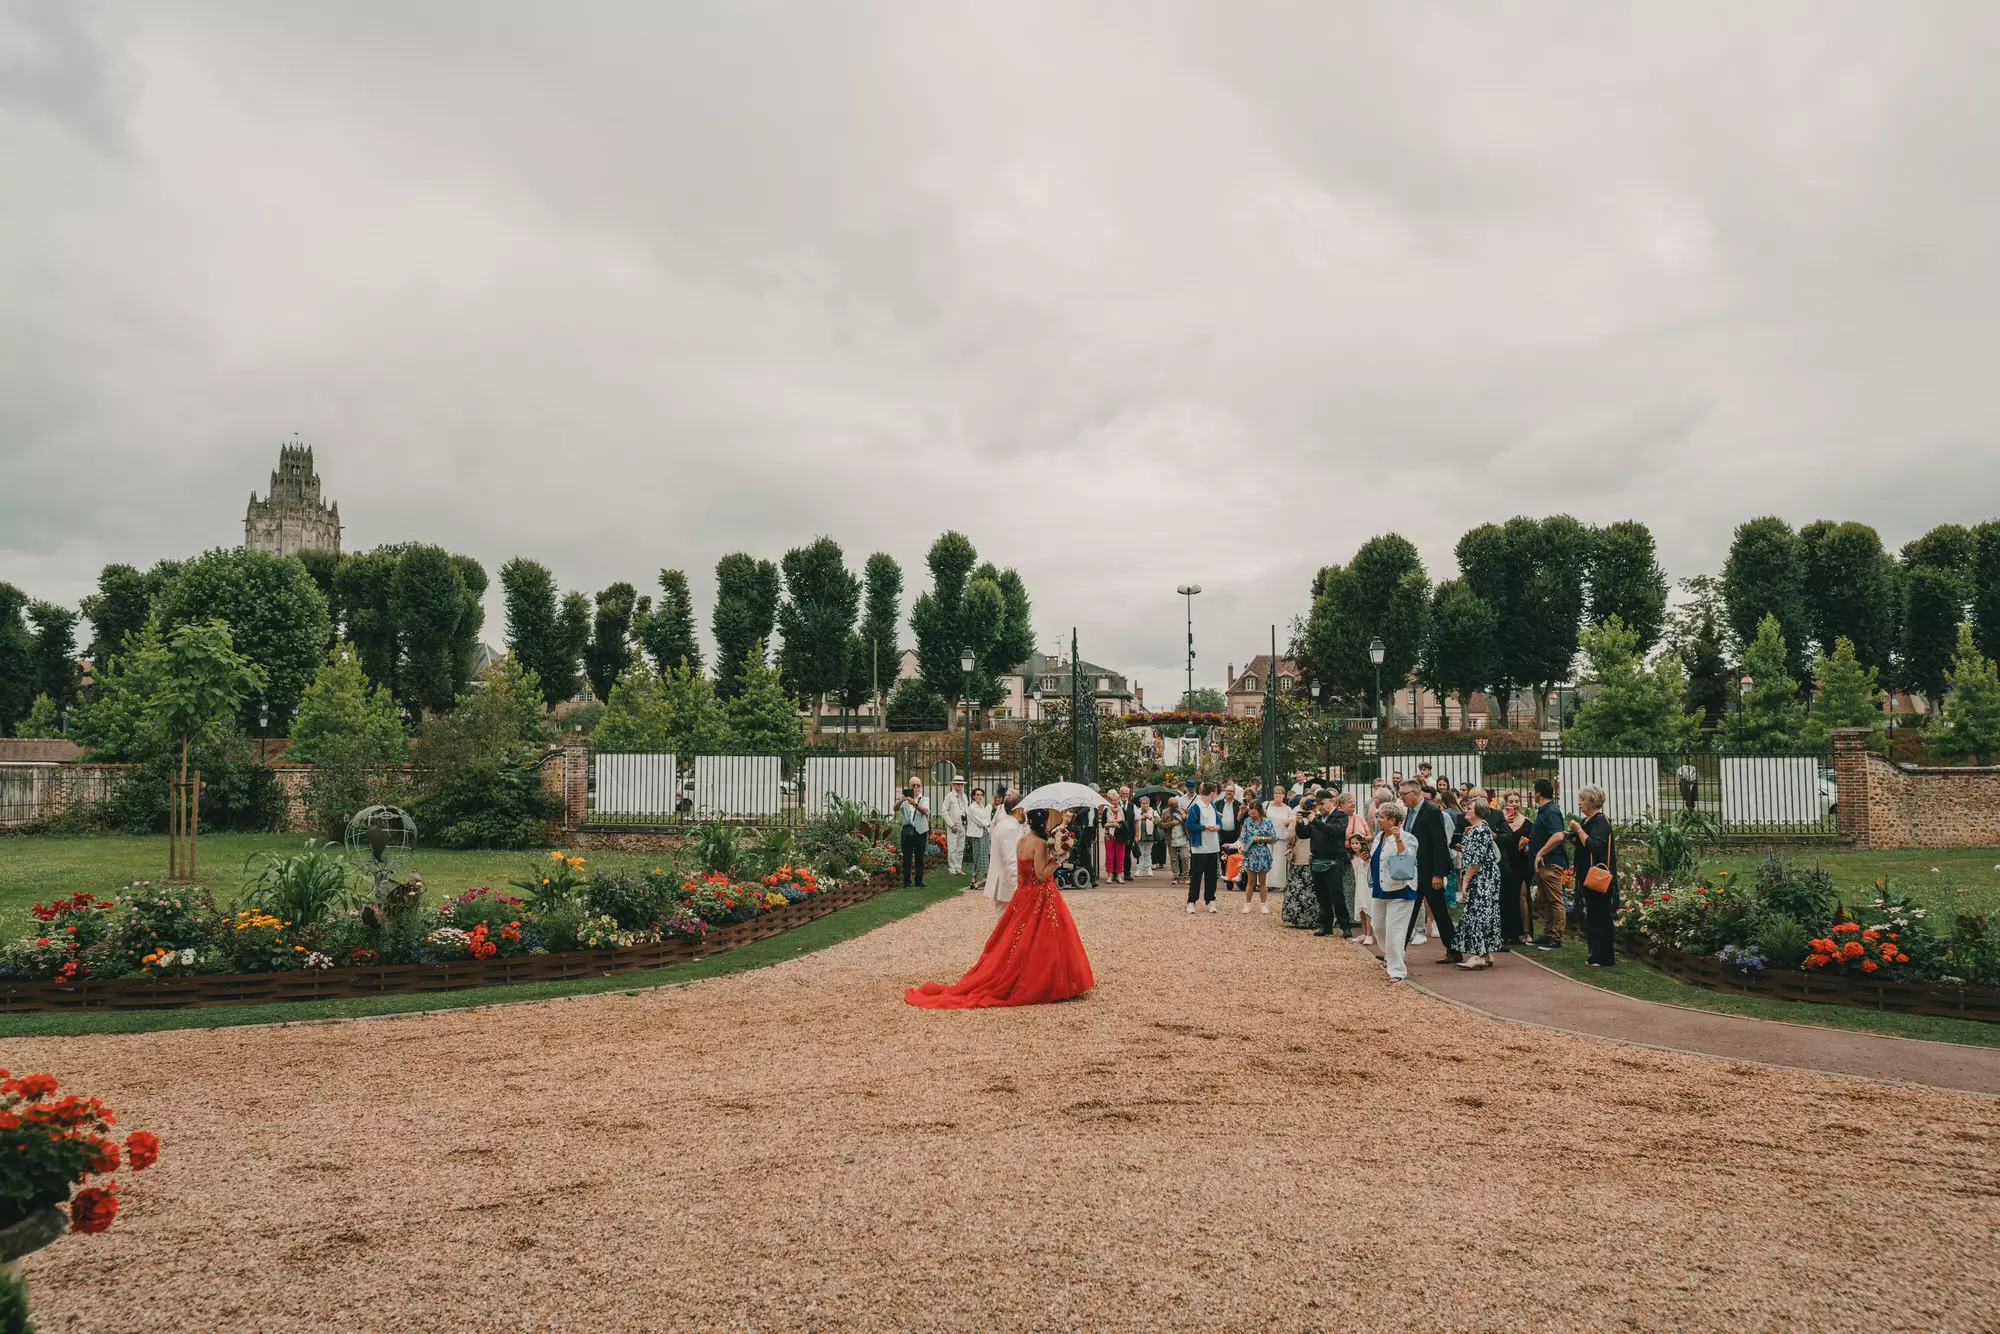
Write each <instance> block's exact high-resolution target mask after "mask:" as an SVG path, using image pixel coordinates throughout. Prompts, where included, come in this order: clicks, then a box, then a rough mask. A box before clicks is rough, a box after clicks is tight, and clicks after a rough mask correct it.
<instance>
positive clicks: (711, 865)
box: [689, 817, 743, 877]
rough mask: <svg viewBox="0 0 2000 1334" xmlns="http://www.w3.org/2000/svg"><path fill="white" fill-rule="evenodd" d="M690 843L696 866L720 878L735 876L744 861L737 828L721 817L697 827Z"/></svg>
mask: <svg viewBox="0 0 2000 1334" xmlns="http://www.w3.org/2000/svg"><path fill="white" fill-rule="evenodd" d="M689 843H690V846H691V847H692V849H693V851H694V859H695V863H696V865H698V866H700V867H701V868H702V869H703V870H706V871H712V872H714V873H715V874H717V875H720V876H724V877H727V876H729V875H731V874H733V873H734V872H735V871H736V870H737V869H738V867H739V864H740V863H741V862H742V860H743V842H742V839H741V837H740V836H739V834H738V833H737V829H736V826H735V825H732V824H730V823H729V822H728V821H727V820H724V819H721V818H720V817H718V818H716V819H713V820H708V821H704V822H703V823H701V824H699V825H696V826H695V831H694V838H693V839H691V840H690V841H689Z"/></svg>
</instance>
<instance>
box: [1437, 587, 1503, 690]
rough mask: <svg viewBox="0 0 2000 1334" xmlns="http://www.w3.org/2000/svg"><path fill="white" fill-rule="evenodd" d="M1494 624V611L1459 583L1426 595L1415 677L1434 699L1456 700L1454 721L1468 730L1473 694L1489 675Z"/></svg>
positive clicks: (1496, 630)
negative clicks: (1427, 603) (1427, 609)
mask: <svg viewBox="0 0 2000 1334" xmlns="http://www.w3.org/2000/svg"><path fill="white" fill-rule="evenodd" d="M1498 639H1499V622H1498V620H1497V619H1496V618H1495V616H1494V615H1493V608H1491V607H1489V606H1487V605H1486V602H1485V600H1484V599H1483V598H1481V597H1480V596H1479V595H1478V594H1477V593H1475V592H1473V591H1472V585H1471V584H1469V583H1467V582H1466V581H1465V580H1463V579H1448V580H1446V581H1445V582H1444V583H1441V584H1439V585H1438V586H1437V589H1436V591H1435V592H1434V593H1433V594H1432V595H1431V609H1430V617H1429V620H1428V622H1427V625H1426V629H1425V634H1424V647H1423V653H1422V655H1421V656H1420V657H1419V659H1418V661H1417V679H1418V680H1420V681H1422V682H1423V683H1424V685H1425V686H1426V687H1427V688H1428V689H1429V690H1430V691H1431V692H1432V693H1433V694H1435V695H1436V696H1437V697H1438V699H1439V701H1440V702H1442V701H1444V700H1448V699H1450V698H1452V697H1453V696H1456V697H1457V699H1458V723H1459V726H1460V727H1465V726H1467V723H1466V718H1467V716H1468V715H1469V714H1470V713H1471V711H1472V695H1473V693H1474V692H1475V691H1478V690H1481V689H1483V688H1484V687H1485V685H1486V682H1487V679H1488V678H1489V677H1490V676H1491V675H1492V664H1493V654H1494V647H1495V644H1496V643H1497V641H1498Z"/></svg>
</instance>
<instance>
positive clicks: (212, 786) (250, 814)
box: [105, 737, 281, 834]
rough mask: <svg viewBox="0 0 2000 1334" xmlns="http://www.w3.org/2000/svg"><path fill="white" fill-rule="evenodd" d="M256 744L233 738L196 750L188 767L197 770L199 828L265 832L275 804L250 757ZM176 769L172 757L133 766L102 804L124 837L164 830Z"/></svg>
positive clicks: (271, 786) (265, 772)
mask: <svg viewBox="0 0 2000 1334" xmlns="http://www.w3.org/2000/svg"><path fill="white" fill-rule="evenodd" d="M255 754H256V743H255V742H254V741H247V740H245V739H244V738H242V737H237V738H235V739H233V740H231V741H229V742H228V743H227V744H226V745H224V746H197V747H195V749H194V750H193V752H192V753H191V754H190V756H189V759H188V767H189V768H190V769H199V770H201V828H202V830H203V831H204V832H207V831H209V830H216V829H223V830H243V831H250V830H262V829H269V828H270V827H271V826H272V825H273V824H274V823H275V822H276V821H277V818H278V812H279V809H280V806H281V802H280V798H279V795H278V785H277V782H276V780H274V779H273V778H272V777H271V771H270V770H269V769H267V768H265V767H264V766H263V765H261V764H258V763H257V762H256V761H255V759H254V758H252V759H244V758H240V757H242V756H244V755H250V756H254V755H255ZM179 765H180V757H179V755H178V754H177V753H176V754H164V753H163V754H158V755H153V756H150V757H148V758H146V759H144V760H141V761H139V762H137V763H135V764H134V765H133V766H132V767H131V768H130V769H128V770H127V771H126V773H125V776H124V778H123V779H122V780H120V781H119V783H118V785H117V786H116V787H114V788H113V789H112V790H111V798H110V800H109V801H108V802H106V803H105V805H106V808H107V813H108V816H109V818H110V820H111V821H112V822H113V823H114V824H116V825H117V826H118V827H119V828H121V829H123V830H124V831H125V832H126V833H128V834H159V833H165V832H166V828H167V795H168V783H169V782H170V781H171V779H172V778H173V777H174V776H175V774H176V772H177V770H178V768H179Z"/></svg>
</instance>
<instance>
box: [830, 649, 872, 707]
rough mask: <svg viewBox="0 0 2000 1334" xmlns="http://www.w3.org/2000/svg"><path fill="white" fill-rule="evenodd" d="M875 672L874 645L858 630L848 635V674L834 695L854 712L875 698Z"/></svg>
mask: <svg viewBox="0 0 2000 1334" xmlns="http://www.w3.org/2000/svg"><path fill="white" fill-rule="evenodd" d="M875 673H876V667H875V650H874V647H873V646H872V645H871V644H870V643H869V642H868V641H867V640H866V639H864V638H863V637H862V635H861V632H860V631H859V630H856V631H855V632H854V633H853V634H850V635H849V636H848V637H847V674H846V675H845V676H844V677H842V678H841V682H840V689H839V690H838V691H836V692H835V695H834V698H835V699H836V700H837V701H838V703H839V704H840V707H841V708H842V709H843V710H845V711H846V712H848V713H853V712H854V711H855V710H856V709H859V708H860V707H861V706H862V705H864V704H866V703H868V702H869V701H870V700H872V699H874V698H875Z"/></svg>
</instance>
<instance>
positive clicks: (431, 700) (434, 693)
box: [383, 543, 483, 717]
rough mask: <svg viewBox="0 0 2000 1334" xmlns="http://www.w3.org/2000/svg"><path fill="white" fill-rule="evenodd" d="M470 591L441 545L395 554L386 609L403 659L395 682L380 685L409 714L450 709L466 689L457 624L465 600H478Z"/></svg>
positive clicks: (409, 548)
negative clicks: (385, 688)
mask: <svg viewBox="0 0 2000 1334" xmlns="http://www.w3.org/2000/svg"><path fill="white" fill-rule="evenodd" d="M482 587H483V576H482ZM468 593H469V590H468V589H467V588H466V584H465V576H464V574H463V573H462V571H461V561H460V559H459V558H455V557H453V556H452V555H451V553H450V552H448V551H446V550H445V549H444V548H443V547H433V546H425V545H422V544H420V543H412V544H411V545H409V546H406V547H404V548H402V550H401V551H400V552H399V553H398V554H397V556H396V572H395V575H394V577H393V578H392V579H391V580H390V583H389V612H390V615H391V617H392V618H393V619H394V621H395V625H396V642H397V645H398V647H399V649H400V650H401V659H400V661H399V662H398V664H397V671H396V676H395V678H394V680H393V681H391V682H383V684H385V685H389V686H391V688H392V692H393V693H394V694H395V696H396V698H397V700H398V702H400V703H401V704H402V706H403V707H404V708H405V709H407V710H408V711H409V713H410V716H411V717H422V716H423V715H425V714H430V713H441V712H443V711H444V710H446V709H449V708H451V707H452V701H453V700H454V699H456V698H457V697H458V694H459V692H460V691H462V690H464V689H465V686H466V684H467V683H466V680H465V676H464V672H463V662H464V660H463V658H462V657H461V652H462V644H461V641H460V637H459V632H458V631H459V626H458V623H459V618H460V617H461V616H462V615H464V614H465V612H466V609H467V606H468V601H470V603H471V605H474V606H476V605H477V601H478V600H477V599H476V598H471V599H468Z"/></svg>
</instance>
